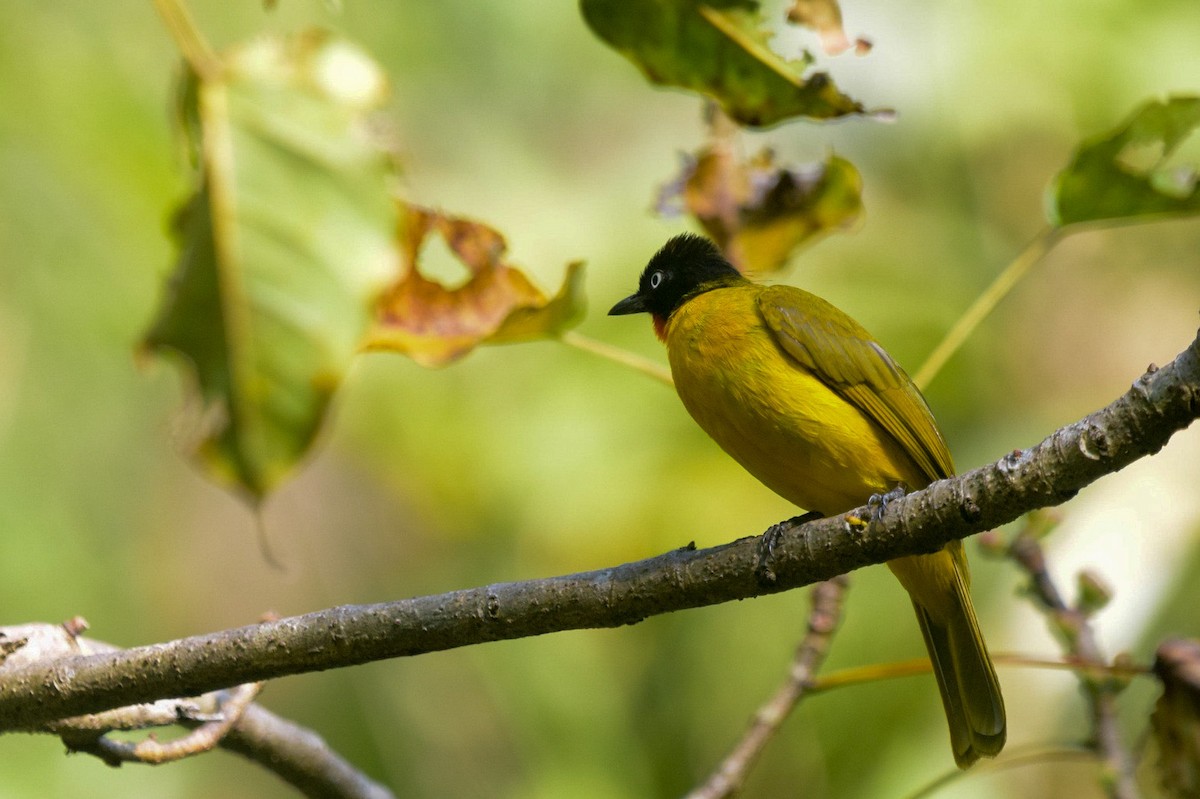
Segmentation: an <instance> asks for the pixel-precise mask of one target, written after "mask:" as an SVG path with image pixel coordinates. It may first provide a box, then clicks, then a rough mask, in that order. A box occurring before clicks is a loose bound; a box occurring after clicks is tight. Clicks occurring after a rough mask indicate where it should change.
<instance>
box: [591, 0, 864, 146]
mask: <svg viewBox="0 0 1200 799" xmlns="http://www.w3.org/2000/svg"><path fill="white" fill-rule="evenodd" d="M580 8H581V10H582V12H583V17H584V20H585V21H586V22H587V24H588V26H589V27H590V28H591V29H592V32H593V33H595V34H596V35H597V36H599V37H600V38H601V39H603V40H604V41H605V42H606V43H608V44H609V45H610V46H611V47H613V48H614V49H615V50H617V51H618V52H620V53H621V54H622V55H624V56H625V57H626V58H628V59H629V60H630V61H632V62H633V63H634V64H635V65H637V67H638V68H639V69H641V71H642V72H643V73H644V74H645V76H646V78H647V79H648V80H649V81H651V82H652V83H658V84H662V85H666V86H677V87H680V88H683V89H689V90H691V91H695V92H699V93H701V94H704V95H706V96H708V97H711V98H713V99H714V100H716V101H717V102H718V103H719V104H720V105H721V108H722V109H723V110H724V111H725V113H726V114H728V115H729V116H730V117H732V118H733V119H734V120H736V121H738V122H740V123H742V124H744V125H753V126H766V125H774V124H776V123H779V122H782V121H784V120H787V119H792V118H795V117H807V118H809V119H832V118H835V117H843V116H847V115H850V114H865V113H869V112H867V111H866V109H865V108H864V107H863V105H862V104H861V103H860V102H858V101H857V100H853V99H851V98H850V97H848V96H846V95H845V94H843V93H842V92H841V91H840V90H839V89H838V88H837V87H836V86H835V85H834V83H833V81H832V80H831V79H830V78H829V76H828V75H827V74H826V73H824V72H813V73H810V74H805V70H807V68H808V67H809V65H810V64H811V62H812V58H811V56H809V55H808V54H807V53H805V54H804V57H803V58H801V59H800V60H798V61H788V60H786V59H784V58H782V57H780V56H779V55H777V54H776V53H775V52H774V51H773V50H771V48H770V47H769V46H768V44H767V39H768V34H767V33H766V32H764V31H763V29H762V24H763V20H762V16H761V14H760V10H759V4H758V3H757V2H755V0H724V1H723V2H709V3H700V2H696V0H582V2H581V4H580Z"/></svg>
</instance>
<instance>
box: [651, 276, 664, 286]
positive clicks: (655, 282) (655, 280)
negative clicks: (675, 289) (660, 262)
mask: <svg viewBox="0 0 1200 799" xmlns="http://www.w3.org/2000/svg"><path fill="white" fill-rule="evenodd" d="M662 282H663V273H662V272H655V273H654V274H652V275H650V288H652V289H656V288H658V287H659V286H661V285H662Z"/></svg>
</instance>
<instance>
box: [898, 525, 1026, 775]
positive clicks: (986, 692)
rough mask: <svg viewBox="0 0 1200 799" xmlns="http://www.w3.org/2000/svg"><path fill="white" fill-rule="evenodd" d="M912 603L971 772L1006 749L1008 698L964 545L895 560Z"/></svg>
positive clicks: (954, 738) (957, 749) (956, 743)
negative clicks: (979, 613)
mask: <svg viewBox="0 0 1200 799" xmlns="http://www.w3.org/2000/svg"><path fill="white" fill-rule="evenodd" d="M888 565H889V566H891V568H892V571H893V572H894V573H895V574H896V576H897V577H898V578H899V579H900V582H901V584H902V585H903V586H904V587H905V588H906V589H907V590H908V593H909V596H910V597H911V598H912V602H913V608H914V609H915V610H916V612H917V621H918V622H920V625H921V633H922V634H923V635H924V636H925V647H926V649H928V650H929V660H930V661H931V662H932V664H933V674H934V677H936V678H937V684H938V690H939V691H940V692H941V695H942V704H943V706H944V707H945V709H946V721H947V723H948V724H949V726H950V743H951V746H952V747H953V749H954V762H955V763H957V764H958V767H959V768H967V767H968V766H970V765H971V764H972V763H974V762H975V761H976V760H978V759H979V758H980V757H994V756H995V755H997V754H999V752H1000V750H1001V749H1003V748H1004V740H1005V735H1006V733H1005V718H1004V698H1003V697H1002V696H1001V694H1000V683H999V681H998V680H997V679H996V670H995V669H994V668H993V667H992V659H991V658H990V657H989V656H988V652H987V645H986V644H985V643H984V641H983V635H982V633H980V631H979V623H978V622H977V621H976V620H975V609H974V608H973V607H972V605H971V595H970V578H969V576H968V573H967V564H966V558H965V557H964V556H963V554H962V544H961V543H960V542H958V541H954V542H952V543H951V544H950V545H948V546H947V547H946V549H943V550H942V551H941V552H936V553H934V554H932V555H916V556H912V557H907V558H900V559H898V560H894V561H890V562H889V563H888Z"/></svg>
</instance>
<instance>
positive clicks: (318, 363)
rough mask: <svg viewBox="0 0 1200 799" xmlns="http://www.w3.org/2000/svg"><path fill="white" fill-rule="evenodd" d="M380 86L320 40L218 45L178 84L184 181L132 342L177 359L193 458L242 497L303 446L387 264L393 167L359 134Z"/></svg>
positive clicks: (354, 59) (371, 72) (370, 69)
mask: <svg viewBox="0 0 1200 799" xmlns="http://www.w3.org/2000/svg"><path fill="white" fill-rule="evenodd" d="M213 58H215V57H213ZM385 94H386V90H385V83H384V80H383V77H382V72H381V71H380V70H379V68H378V67H377V66H376V65H375V64H374V62H373V61H371V60H370V59H369V58H368V57H367V56H366V55H365V54H363V53H362V52H361V51H360V50H358V49H357V48H356V47H354V46H353V45H351V44H349V43H347V42H345V41H342V40H340V39H336V38H333V37H330V36H326V35H321V34H310V35H305V36H301V37H296V38H291V39H278V38H264V39H259V40H256V41H255V42H253V43H250V44H247V45H245V46H242V47H238V48H236V49H233V50H231V51H230V52H229V53H228V54H226V55H225V56H223V57H222V58H220V59H219V60H217V61H216V62H215V63H206V64H205V69H204V73H203V75H200V74H197V73H196V72H189V74H188V75H187V76H186V78H185V84H184V86H183V89H182V91H181V92H180V97H181V102H182V104H183V105H182V108H181V112H182V117H183V120H184V122H185V124H184V125H183V130H184V133H185V135H186V136H188V137H189V140H188V144H189V145H190V149H191V151H192V153H193V155H194V156H195V159H196V165H197V174H196V188H195V192H194V194H193V195H192V197H191V198H190V199H189V200H188V202H187V203H186V205H185V208H184V210H183V211H182V212H181V214H180V217H179V225H178V237H179V263H178V266H177V267H176V270H175V274H174V276H173V277H172V279H171V282H170V284H169V285H168V287H167V291H166V295H165V297H164V300H163V304H162V307H161V309H160V311H159V314H158V318H157V321H156V322H155V323H154V325H153V326H152V327H151V329H150V331H149V332H148V333H147V334H146V338H145V343H144V346H145V347H146V348H147V349H148V350H158V351H161V350H169V351H172V352H175V353H177V354H179V355H181V356H182V357H183V358H184V359H185V362H186V363H187V364H188V365H189V366H190V367H191V373H192V375H193V376H194V378H195V384H196V387H197V388H198V391H199V395H200V398H201V401H202V404H203V405H204V408H205V413H204V421H205V422H206V424H205V427H204V429H202V430H201V431H200V434H199V436H198V438H199V441H198V443H197V445H196V454H197V456H198V457H199V459H200V461H201V463H202V464H203V465H204V466H205V467H206V468H207V469H208V470H209V471H210V473H212V474H213V475H214V476H216V477H217V478H219V479H221V480H223V481H226V482H230V483H233V484H236V485H240V486H241V487H242V488H244V489H245V490H246V491H247V492H248V493H249V495H250V496H252V497H254V498H256V499H257V498H261V497H262V496H263V495H264V494H265V493H266V492H267V491H269V490H270V489H271V488H272V487H273V486H275V485H276V484H277V483H278V482H279V480H280V479H282V478H283V476H284V475H286V474H287V472H288V471H289V470H290V469H291V468H292V467H293V466H294V465H295V463H296V462H297V461H298V460H299V459H300V458H302V457H303V456H304V454H305V453H306V452H307V451H308V449H309V447H310V446H311V445H312V442H313V440H314V438H315V436H316V434H317V431H318V430H319V428H320V425H321V421H322V419H323V418H324V414H325V411H326V408H327V405H328V402H329V398H330V396H331V395H332V393H333V392H334V390H335V389H336V388H337V386H338V384H339V383H340V382H341V379H342V375H343V374H344V372H345V370H346V368H347V365H348V363H349V360H350V358H351V357H352V356H353V355H354V353H355V352H356V351H357V348H358V344H359V341H360V339H361V336H362V334H363V332H364V331H365V329H366V327H367V325H368V323H369V319H370V317H369V309H370V306H371V304H372V302H373V301H374V299H375V297H377V296H378V294H379V292H380V291H381V290H382V289H383V287H384V285H385V284H386V282H387V280H388V279H389V278H390V277H392V276H394V274H395V272H396V269H397V267H398V263H399V258H398V255H397V253H396V249H395V244H394V240H395V229H396V225H397V221H396V212H395V208H394V205H393V203H392V200H391V197H390V192H389V189H390V186H389V181H390V179H391V177H392V171H393V170H392V164H391V160H390V158H388V157H387V156H386V155H385V154H384V153H383V152H381V151H380V149H379V148H377V147H376V146H374V144H373V143H372V140H371V137H370V136H369V135H368V134H367V127H366V121H367V120H366V114H367V113H368V112H369V111H371V110H372V109H373V108H375V107H377V106H378V105H379V104H380V103H381V102H382V101H383V99H384V97H385Z"/></svg>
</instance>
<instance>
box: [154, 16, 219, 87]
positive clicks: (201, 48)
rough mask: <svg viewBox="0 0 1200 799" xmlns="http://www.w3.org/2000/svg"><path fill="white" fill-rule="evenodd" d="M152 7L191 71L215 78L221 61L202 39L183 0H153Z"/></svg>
mask: <svg viewBox="0 0 1200 799" xmlns="http://www.w3.org/2000/svg"><path fill="white" fill-rule="evenodd" d="M154 7H155V8H156V9H158V15H159V16H160V17H162V20H163V24H164V25H166V27H167V30H168V31H170V33H171V38H172V39H174V40H175V46H176V47H178V48H179V50H180V52H181V53H183V58H184V60H185V61H187V62H188V66H190V67H191V68H192V71H193V72H195V73H196V74H197V75H199V76H200V77H201V78H204V79H205V80H215V79H216V78H217V77H218V75H219V73H220V70H221V61H220V59H218V58H217V56H216V54H215V53H213V50H212V48H211V47H209V45H208V42H206V41H205V40H204V35H203V34H202V33H200V29H199V28H198V27H196V23H195V21H194V20H193V19H192V15H191V12H189V11H188V9H187V6H186V5H185V4H184V2H183V0H154Z"/></svg>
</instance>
